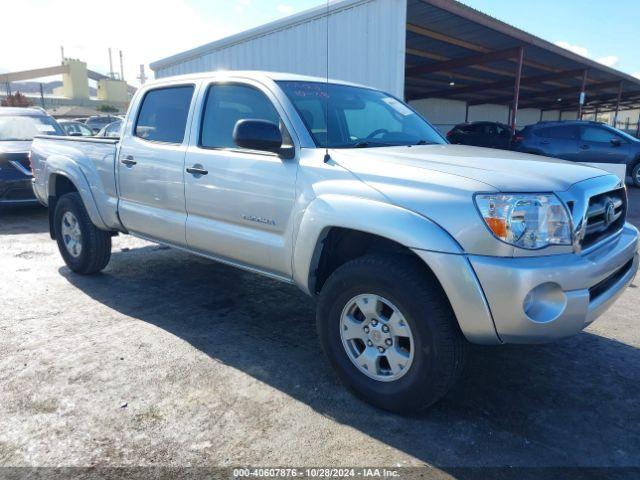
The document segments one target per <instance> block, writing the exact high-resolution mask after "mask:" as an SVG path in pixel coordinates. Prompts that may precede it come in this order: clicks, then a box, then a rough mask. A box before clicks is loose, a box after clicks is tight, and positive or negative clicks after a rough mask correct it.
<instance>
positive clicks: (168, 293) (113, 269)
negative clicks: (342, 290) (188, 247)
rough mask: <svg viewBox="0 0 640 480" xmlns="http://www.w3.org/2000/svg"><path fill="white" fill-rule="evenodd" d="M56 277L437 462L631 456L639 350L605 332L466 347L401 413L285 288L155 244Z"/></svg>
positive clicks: (636, 438) (638, 411)
mask: <svg viewBox="0 0 640 480" xmlns="http://www.w3.org/2000/svg"><path fill="white" fill-rule="evenodd" d="M60 273H61V274H62V275H63V276H64V277H65V278H66V279H67V280H68V281H69V282H70V283H72V284H73V285H74V286H76V287H77V288H79V289H80V290H82V291H83V292H84V293H86V294H87V295H89V296H91V297H92V298H93V299H95V300H97V301H98V302H101V303H103V304H105V305H107V306H109V307H110V308H113V309H115V310H117V311H118V312H121V313H123V314H125V315H128V316H130V317H133V318H137V319H140V320H142V321H144V322H148V323H149V324H153V325H156V326H157V327H159V328H162V329H164V330H166V331H168V332H170V333H172V334H173V335H175V336H177V337H179V338H181V339H183V340H185V341H187V342H189V343H190V344H191V345H193V346H194V347H195V348H197V349H199V350H200V351H202V352H204V353H205V354H207V355H208V356H210V357H212V358H215V359H216V360H218V361H221V362H223V363H225V364H228V365H230V366H233V367H234V368H236V369H239V370H242V371H244V372H245V373H247V374H248V375H251V376H253V377H254V378H256V379H258V380H260V381H261V382H264V383H266V384H268V385H270V386H272V387H274V388H277V389H278V390H280V391H282V392H284V393H286V394H287V395H290V396H291V397H293V398H295V399H297V400H298V401H300V402H304V403H305V404H308V405H309V406H311V407H312V408H313V409H314V410H316V411H317V412H319V413H321V414H322V415H326V416H328V417H331V418H334V419H335V420H336V421H337V422H340V423H342V424H346V425H349V426H351V427H353V428H355V429H358V430H360V431H361V432H363V433H365V434H367V435H369V436H371V437H372V438H374V439H377V440H379V441H380V442H383V443H385V444H388V445H389V446H391V447H393V448H396V449H399V450H401V451H403V452H406V453H407V454H410V455H412V456H413V457H415V458H417V459H420V460H421V461H424V462H426V463H429V464H431V465H434V466H436V467H439V468H441V469H442V470H445V471H447V470H450V471H455V470H456V469H455V468H453V467H460V466H534V465H582V466H585V465H588V466H610V465H627V466H629V465H634V466H638V464H639V462H640V460H639V459H640V402H639V399H640V351H639V350H638V349H636V348H634V347H632V346H629V345H626V344H623V343H620V342H617V341H614V340H611V339H607V338H604V337H600V336H597V335H593V334H588V333H582V334H580V335H578V336H576V337H574V338H571V339H567V340H564V341H561V342H558V343H555V344H552V345H546V346H518V347H511V346H506V347H493V348H488V347H485V348H479V347H475V348H473V350H472V354H471V356H470V359H469V360H470V361H469V365H468V368H467V371H466V373H465V376H464V378H463V379H462V381H461V382H459V384H458V385H457V386H456V387H455V388H454V389H453V391H452V392H451V393H450V394H449V395H448V396H447V397H446V398H445V399H444V400H443V401H441V402H440V403H438V404H437V405H435V406H434V407H433V408H431V409H430V410H428V411H427V412H425V413H422V414H419V415H414V416H410V417H401V416H398V415H393V414H390V413H386V412H383V411H380V410H377V409H375V408H373V407H370V406H368V405H366V404H364V403H362V402H360V401H358V400H356V399H355V398H354V397H352V396H351V394H349V393H348V392H346V391H345V389H344V388H343V387H342V386H341V385H339V384H338V383H337V381H336V380H335V377H334V375H333V372H332V371H331V369H330V367H329V365H328V363H327V361H326V360H325V358H324V356H323V354H322V352H321V349H320V347H319V345H318V341H317V338H316V334H315V324H314V308H313V307H314V305H313V301H312V300H310V299H309V298H307V297H306V296H304V295H303V294H302V293H300V292H299V291H298V290H297V289H296V288H295V287H293V286H289V285H284V284H280V283H277V282H274V281H271V280H269V279H266V278H262V277H258V276H254V275H252V274H249V273H244V272H242V271H239V270H236V269H233V268H230V267H225V266H223V265H220V264H216V263H213V262H209V261H207V260H203V259H199V258H196V257H193V256H190V255H187V254H183V253H181V252H177V251H175V250H166V249H162V248H160V247H154V246H149V247H144V248H140V249H135V250H131V251H127V252H114V254H113V258H112V260H111V264H110V266H109V267H108V268H107V270H105V272H104V273H103V274H102V275H98V276H94V277H82V276H78V275H75V274H73V273H71V272H70V271H69V270H68V269H67V268H66V267H63V268H61V269H60ZM370 460H371V463H372V464H376V461H375V459H374V458H372V459H370ZM539 473H540V472H539ZM455 475H456V476H459V477H464V476H465V475H464V474H463V473H460V472H458V473H456V474H455ZM468 478H470V477H469V476H468ZM538 478H539V475H538Z"/></svg>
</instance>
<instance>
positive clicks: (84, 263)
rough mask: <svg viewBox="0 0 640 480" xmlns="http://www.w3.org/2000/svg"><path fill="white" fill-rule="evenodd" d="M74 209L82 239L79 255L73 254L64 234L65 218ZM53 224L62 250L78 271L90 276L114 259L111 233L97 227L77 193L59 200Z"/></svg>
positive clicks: (68, 194)
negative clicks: (66, 243)
mask: <svg viewBox="0 0 640 480" xmlns="http://www.w3.org/2000/svg"><path fill="white" fill-rule="evenodd" d="M66 212H71V213H72V214H73V215H74V216H75V217H76V218H77V219H78V225H79V227H80V234H81V239H82V250H81V251H80V254H79V255H78V256H77V257H74V256H73V255H71V253H69V251H68V250H67V247H66V246H65V243H64V239H63V234H62V219H63V216H64V214H65V213H66ZM53 222H54V223H53V225H54V228H55V233H56V241H57V242H58V249H59V250H60V254H61V255H62V258H63V259H64V262H65V263H66V264H67V266H68V267H69V268H70V269H71V270H73V271H74V272H76V273H80V274H83V275H89V274H92V273H97V272H99V271H101V270H102V269H103V268H104V267H106V266H107V264H108V263H109V259H110V258H111V234H110V233H109V232H105V231H104V230H100V229H99V228H97V227H96V226H95V225H94V224H93V223H92V222H91V219H90V218H89V214H88V213H87V210H86V209H85V208H84V204H83V203H82V198H81V197H80V194H79V193H77V192H72V193H67V194H65V195H63V196H62V197H60V199H59V200H58V201H57V202H56V207H55V212H54V214H53Z"/></svg>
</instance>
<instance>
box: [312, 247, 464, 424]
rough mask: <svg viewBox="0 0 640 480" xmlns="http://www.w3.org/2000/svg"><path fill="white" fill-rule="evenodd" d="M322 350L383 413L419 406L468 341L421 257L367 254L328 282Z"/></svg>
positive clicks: (445, 385) (455, 370)
mask: <svg viewBox="0 0 640 480" xmlns="http://www.w3.org/2000/svg"><path fill="white" fill-rule="evenodd" d="M317 328H318V334H319V337H320V341H321V343H322V347H323V349H324V350H325V352H326V354H327V356H328V358H329V361H330V362H331V364H332V366H333V367H334V368H335V370H336V372H337V374H338V377H339V378H340V380H341V381H342V382H343V383H344V384H345V385H346V386H347V387H349V388H350V389H351V390H352V391H353V392H354V393H355V394H356V395H357V396H359V397H360V398H362V399H364V400H365V401H367V402H369V403H371V404H373V405H376V406H378V407H380V408H384V409H386V410H391V411H395V412H409V411H416V410H422V409H424V408H426V407H428V406H430V405H432V404H433V403H434V402H436V401H437V400H439V399H440V398H441V397H442V396H444V395H445V394H446V393H447V391H448V390H449V389H450V388H451V386H452V385H453V383H454V382H455V380H456V379H457V378H458V376H459V375H460V373H461V371H462V368H463V365H464V358H465V354H466V347H467V345H466V340H465V339H464V337H463V335H462V333H461V332H460V329H459V327H458V324H457V321H456V318H455V315H454V314H453V312H452V310H451V307H450V305H449V302H448V301H447V298H446V297H445V295H444V292H443V291H442V289H441V288H440V286H439V284H438V283H437V281H436V280H435V278H433V276H431V275H429V274H428V272H425V269H424V266H423V265H421V264H420V262H419V261H418V260H416V259H413V258H411V257H409V256H404V255H367V256H365V257H361V258H358V259H355V260H352V261H351V262H348V263H346V264H345V265H343V266H341V267H340V268H339V269H338V270H336V271H335V272H334V273H333V274H332V275H331V277H329V279H328V280H327V281H326V283H325V285H324V286H323V289H322V291H321V293H320V298H319V302H318V314H317Z"/></svg>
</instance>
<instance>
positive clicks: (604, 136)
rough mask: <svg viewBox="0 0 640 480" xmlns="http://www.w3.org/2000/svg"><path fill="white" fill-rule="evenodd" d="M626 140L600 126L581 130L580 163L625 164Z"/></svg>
mask: <svg viewBox="0 0 640 480" xmlns="http://www.w3.org/2000/svg"><path fill="white" fill-rule="evenodd" d="M627 145H628V142H627V140H626V139H624V138H622V137H621V136H619V135H617V134H616V133H614V132H612V131H611V130H609V129H607V128H604V127H601V126H599V125H585V126H583V127H581V128H580V144H579V148H580V161H581V162H592V163H625V161H626V159H627V155H628V153H627V148H626V146H627Z"/></svg>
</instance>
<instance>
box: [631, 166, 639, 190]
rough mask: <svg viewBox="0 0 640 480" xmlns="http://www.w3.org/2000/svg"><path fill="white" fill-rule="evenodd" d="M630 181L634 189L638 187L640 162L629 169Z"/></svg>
mask: <svg viewBox="0 0 640 480" xmlns="http://www.w3.org/2000/svg"><path fill="white" fill-rule="evenodd" d="M631 181H632V182H633V185H634V186H636V187H640V162H638V163H636V164H635V165H634V166H633V168H632V169H631Z"/></svg>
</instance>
